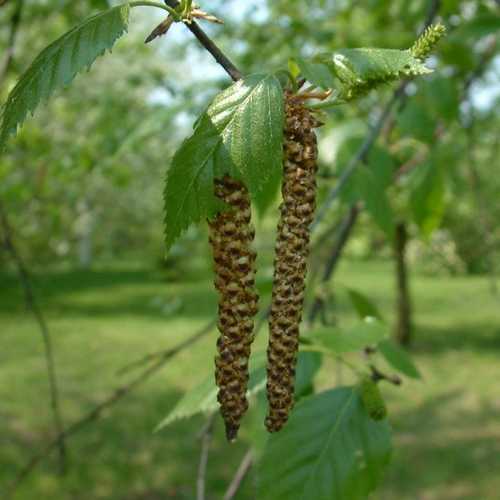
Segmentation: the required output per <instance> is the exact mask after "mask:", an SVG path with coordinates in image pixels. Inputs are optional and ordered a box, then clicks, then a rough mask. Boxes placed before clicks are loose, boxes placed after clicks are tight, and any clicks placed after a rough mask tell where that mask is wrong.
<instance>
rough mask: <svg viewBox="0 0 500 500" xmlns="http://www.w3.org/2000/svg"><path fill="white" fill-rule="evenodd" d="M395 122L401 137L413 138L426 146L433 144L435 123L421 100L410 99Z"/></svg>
mask: <svg viewBox="0 0 500 500" xmlns="http://www.w3.org/2000/svg"><path fill="white" fill-rule="evenodd" d="M396 121H397V123H398V127H399V130H400V131H401V134H402V135H404V136H408V137H415V138H416V139H418V140H420V141H422V142H424V143H427V144H432V143H433V142H435V130H436V121H435V119H434V118H433V117H432V116H431V114H430V112H429V110H428V109H426V106H425V102H423V100H422V99H419V100H418V101H417V99H411V100H410V102H408V104H407V105H406V106H405V108H404V109H403V111H401V113H399V114H398V116H397V118H396Z"/></svg>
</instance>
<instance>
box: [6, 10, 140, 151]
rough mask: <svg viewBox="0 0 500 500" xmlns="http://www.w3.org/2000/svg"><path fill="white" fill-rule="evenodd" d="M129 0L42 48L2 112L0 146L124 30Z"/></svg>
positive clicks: (111, 45) (107, 48)
mask: <svg viewBox="0 0 500 500" xmlns="http://www.w3.org/2000/svg"><path fill="white" fill-rule="evenodd" d="M129 10H130V9H129V6H128V4H125V5H119V6H117V7H113V8H111V9H108V10H107V11H105V12H101V13H99V14H96V15H95V16H92V17H90V18H88V19H86V20H85V21H83V22H82V23H81V24H79V25H78V26H76V27H75V28H73V29H72V30H71V31H68V32H67V33H66V34H64V35H63V36H62V37H60V38H59V39H57V40H56V41H55V42H53V43H52V44H51V45H49V46H48V47H47V48H46V49H44V50H43V51H42V52H40V54H39V55H38V56H37V58H36V59H35V60H34V61H33V63H32V64H31V66H30V67H29V68H28V69H27V70H26V71H25V72H24V74H23V75H22V76H21V78H20V79H19V81H18V82H17V84H16V86H15V87H14V88H13V89H12V92H11V93H10V94H9V96H8V98H7V101H6V103H5V106H4V107H3V108H2V112H1V124H0V150H1V149H2V148H3V147H4V146H5V142H6V141H7V139H8V137H9V136H10V135H12V134H15V133H16V132H17V129H18V127H20V126H21V125H22V123H23V122H24V120H25V119H26V116H27V115H28V113H34V111H35V109H36V107H37V106H38V105H39V104H40V102H41V101H43V100H45V99H48V98H49V97H50V96H51V95H52V94H53V93H54V92H55V91H56V90H57V89H59V88H61V87H64V86H66V85H68V84H69V83H71V81H72V80H73V78H74V77H75V76H76V74H77V73H79V72H80V71H82V70H84V69H86V68H89V67H90V66H91V65H92V63H93V62H94V61H95V59H96V58H97V57H99V56H100V55H102V54H103V53H104V52H105V51H106V50H109V49H111V48H112V47H113V45H114V43H115V42H116V40H117V39H118V38H120V36H121V35H123V33H125V32H126V31H127V26H128V19H129Z"/></svg>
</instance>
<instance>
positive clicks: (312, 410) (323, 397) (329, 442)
mask: <svg viewBox="0 0 500 500" xmlns="http://www.w3.org/2000/svg"><path fill="white" fill-rule="evenodd" d="M390 457H391V431H390V427H389V425H388V423H387V422H386V421H381V422H376V421H374V420H372V419H371V418H370V417H369V416H368V414H367V413H366V410H365V409H364V407H363V403H362V402H361V400H360V396H359V394H358V391H357V390H356V389H352V388H340V389H335V390H332V391H328V392H323V393H321V394H318V395H316V396H314V397H310V398H306V399H304V400H303V401H302V402H300V403H299V404H298V405H297V406H296V407H295V409H294V410H293V412H292V415H291V417H290V420H289V422H288V423H287V425H286V426H285V428H284V429H283V430H282V431H281V432H279V433H277V434H272V435H271V436H270V438H269V441H268V444H267V447H266V450H265V452H264V455H263V457H262V459H261V461H260V462H259V464H258V466H257V474H258V476H257V481H258V483H257V497H258V498H259V499H260V500H310V499H314V500H364V499H366V498H367V496H368V494H369V493H370V492H371V491H373V490H374V489H375V487H376V486H377V485H378V484H379V482H380V480H381V479H382V476H383V474H384V472H385V469H386V468H387V465H388V464H389V461H390Z"/></svg>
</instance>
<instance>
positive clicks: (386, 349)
mask: <svg viewBox="0 0 500 500" xmlns="http://www.w3.org/2000/svg"><path fill="white" fill-rule="evenodd" d="M378 349H379V351H380V353H381V354H382V356H384V358H385V360H386V361H387V362H388V363H389V364H390V365H391V366H392V367H393V368H394V369H395V370H397V371H399V372H401V373H402V374H403V375H406V376H407V377H410V378H415V379H420V378H422V376H421V375H420V372H419V371H418V368H417V367H416V366H415V363H413V360H412V359H411V357H410V356H409V355H408V353H407V352H406V351H405V350H404V349H402V348H401V347H399V346H398V345H397V344H396V343H395V342H393V341H392V340H384V341H383V342H381V343H380V344H379V345H378Z"/></svg>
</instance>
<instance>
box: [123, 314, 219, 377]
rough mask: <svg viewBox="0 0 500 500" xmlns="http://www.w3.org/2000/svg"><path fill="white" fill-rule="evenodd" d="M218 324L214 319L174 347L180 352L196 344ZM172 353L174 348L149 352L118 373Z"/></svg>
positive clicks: (126, 371) (139, 366) (134, 368)
mask: <svg viewBox="0 0 500 500" xmlns="http://www.w3.org/2000/svg"><path fill="white" fill-rule="evenodd" d="M216 324H217V321H216V320H215V319H214V320H212V321H211V322H210V323H209V324H208V325H206V326H205V328H203V329H202V330H201V331H200V332H198V333H196V334H194V335H193V336H191V337H188V338H187V339H186V340H185V341H183V342H181V343H180V344H179V345H178V346H177V347H174V349H175V350H176V352H180V351H183V350H185V349H186V348H188V347H189V346H191V345H193V344H195V343H196V342H198V341H199V340H201V339H202V338H203V337H205V336H206V335H208V334H209V333H210V331H211V330H212V329H213V328H214V327H215V325H216ZM171 353H172V349H171V348H170V349H164V350H161V351H158V352H152V353H150V354H147V355H146V356H144V357H142V358H140V359H138V360H136V361H132V362H131V363H129V364H127V365H125V366H124V367H123V368H120V369H119V370H118V372H117V375H124V374H125V373H128V372H130V371H132V370H136V369H138V368H141V367H142V366H144V365H147V364H149V363H151V362H153V361H155V360H157V359H160V358H163V357H164V356H165V355H170V354H171Z"/></svg>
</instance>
